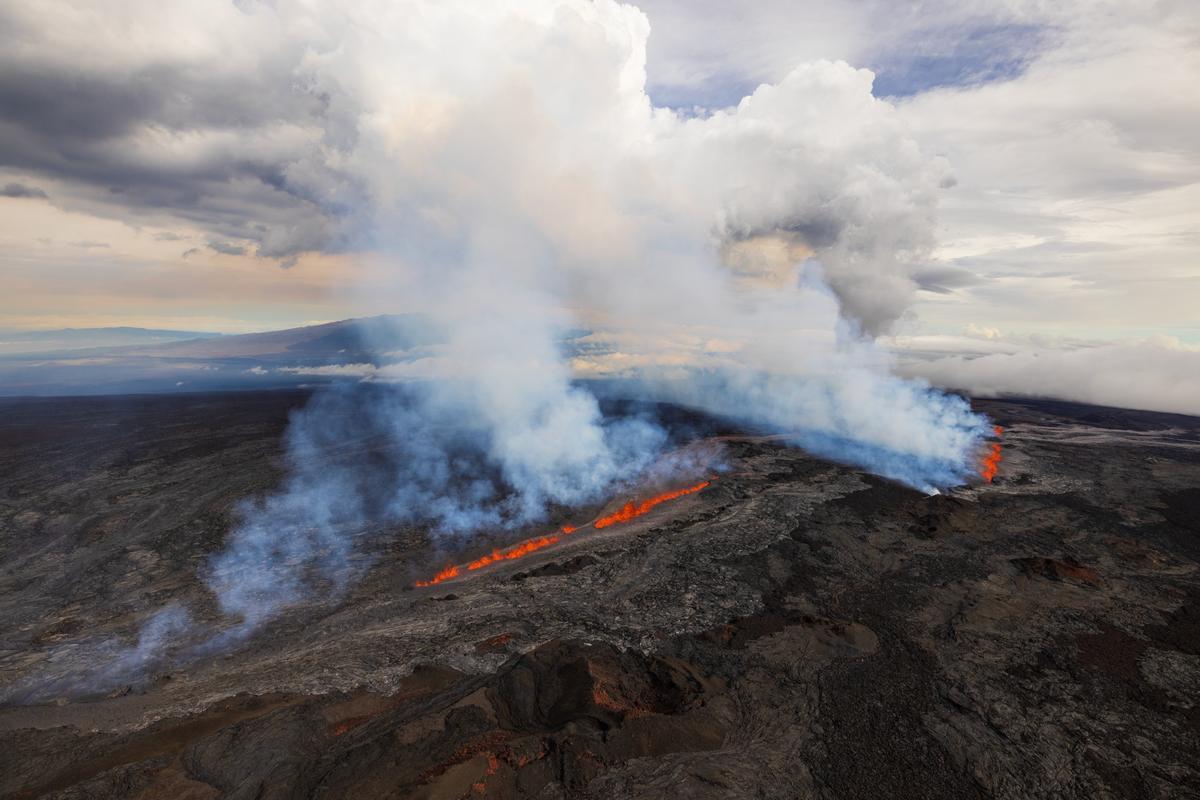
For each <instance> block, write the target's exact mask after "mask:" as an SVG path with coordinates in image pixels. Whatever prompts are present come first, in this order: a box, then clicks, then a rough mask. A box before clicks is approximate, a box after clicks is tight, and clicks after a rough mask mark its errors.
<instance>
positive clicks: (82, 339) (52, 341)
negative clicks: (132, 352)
mask: <svg viewBox="0 0 1200 800" xmlns="http://www.w3.org/2000/svg"><path fill="white" fill-rule="evenodd" d="M221 336H222V334H219V333H204V332H201V331H175V330H160V329H156V328H131V327H118V328H59V329H57V330H47V331H5V330H0V355H21V354H27V353H47V352H55V351H60V350H76V349H79V348H85V347H86V348H91V347H120V346H122V345H151V344H163V343H166V342H177V341H182V340H185V339H213V338H220V337H221Z"/></svg>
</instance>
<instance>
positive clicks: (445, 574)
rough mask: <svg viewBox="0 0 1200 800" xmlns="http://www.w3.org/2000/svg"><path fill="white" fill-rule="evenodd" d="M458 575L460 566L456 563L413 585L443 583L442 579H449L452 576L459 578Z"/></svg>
mask: <svg viewBox="0 0 1200 800" xmlns="http://www.w3.org/2000/svg"><path fill="white" fill-rule="evenodd" d="M457 577H458V567H457V566H456V565H454V564H451V565H450V566H448V567H446V568H445V569H444V570H442V571H441V572H439V573H438V574H437V575H434V576H433V577H432V578H430V579H429V580H427V581H417V582H416V583H415V584H413V585H414V586H433V585H434V584H436V583H441V582H442V581H448V580H450V579H451V578H457Z"/></svg>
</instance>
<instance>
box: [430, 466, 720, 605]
mask: <svg viewBox="0 0 1200 800" xmlns="http://www.w3.org/2000/svg"><path fill="white" fill-rule="evenodd" d="M711 482H712V481H701V482H700V483H697V484H696V485H695V486H688V487H687V488H684V489H675V490H673V491H670V492H663V493H662V494H659V495H655V496H654V497H651V498H649V499H647V500H643V501H641V502H640V503H634V502H633V501H632V500H631V501H629V502H628V503H626V504H625V505H623V506H622V507H621V508H620V509H619V510H617V511H615V512H613V513H612V514H608V515H607V516H604V517H601V518H600V519H598V520H596V521H595V522H593V523H592V527H593V528H597V529H599V528H607V527H609V526H610V525H616V524H618V523H621V522H628V521H629V520H631V519H634V518H635V517H640V516H642V515H643V514H645V513H647V512H649V511H650V510H651V509H653V508H654V507H655V506H658V505H661V504H662V503H666V502H667V501H669V500H675V499H677V498H680V497H684V496H685V495H689V494H695V493H696V492H698V491H700V490H701V489H703V488H705V487H706V486H708V485H709V484H710V483H711ZM577 530H579V529H578V528H576V527H575V526H573V525H564V526H562V527H561V528H559V529H558V533H552V534H548V535H546V536H538V537H536V538H533V539H527V540H526V541H524V542H521V543H520V544H518V545H515V546H513V547H510V548H509V549H507V550H493V551H492V552H490V553H488V554H487V555H486V556H481V557H480V558H477V559H475V560H474V561H470V562H468V563H467V564H464V565H462V566H459V565H458V564H450V565H448V566H447V567H446V568H445V569H443V570H442V571H441V572H439V573H437V574H436V575H434V576H433V577H432V578H430V579H429V580H426V581H415V582H414V583H413V585H414V586H416V587H422V586H435V585H437V584H439V583H444V582H445V581H448V580H452V579H454V578H457V577H458V576H459V575H462V574H463V570H464V569H465V570H467V571H473V570H477V569H482V568H483V567H487V566H491V565H492V564H495V563H498V562H500V561H514V560H516V559H518V558H524V557H525V556H527V555H529V554H530V553H536V552H537V551H538V550H544V549H545V548H547V547H550V546H551V545H554V544H558V543H559V542H561V541H562V539H563V537H564V536H570V535H571V534H572V533H575V532H576V531H577Z"/></svg>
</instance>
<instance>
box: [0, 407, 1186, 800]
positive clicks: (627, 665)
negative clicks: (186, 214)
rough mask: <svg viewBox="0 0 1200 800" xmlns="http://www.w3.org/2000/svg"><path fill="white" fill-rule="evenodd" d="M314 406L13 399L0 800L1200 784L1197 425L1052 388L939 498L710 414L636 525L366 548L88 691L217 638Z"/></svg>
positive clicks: (393, 535) (1042, 790) (613, 509)
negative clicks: (158, 639)
mask: <svg viewBox="0 0 1200 800" xmlns="http://www.w3.org/2000/svg"><path fill="white" fill-rule="evenodd" d="M306 399H307V395H306V394H305V393H304V392H291V391H280V392H263V393H257V394H256V393H239V394H223V395H193V396H163V397H152V396H144V397H113V398H78V399H38V400H8V401H3V403H0V698H2V699H3V702H2V703H0V796H2V797H9V798H32V797H55V798H187V799H191V800H202V799H204V800H207V799H208V798H310V797H312V798H318V797H319V798H377V797H378V798H385V797H386V798H410V797H411V798H430V799H431V800H432V799H434V798H447V799H449V798H465V797H479V798H485V797H492V798H515V797H528V798H543V799H544V800H551V799H552V798H600V799H602V800H610V799H617V798H734V797H738V798H740V797H754V798H780V799H783V798H789V799H790V798H828V799H829V800H834V799H838V798H908V797H912V798H947V799H951V798H953V799H955V800H959V799H961V798H1088V799H1089V800H1091V799H1092V798H1181V797H1200V572H1198V565H1200V419H1197V418H1192V417H1183V416H1173V415H1165V414H1155V413H1149V412H1136V411H1121V410H1114V409H1106V408H1095V407H1089V406H1081V405H1074V404H1067V403H1056V402H1048V401H1026V400H1003V401H1000V400H997V401H979V402H976V403H975V405H976V408H977V409H978V410H980V411H982V412H984V413H986V414H988V415H989V416H990V417H991V418H992V419H994V420H995V421H996V423H998V424H999V425H1001V426H1003V428H1004V435H1003V440H1002V447H1003V450H1002V461H1001V462H1000V465H999V471H998V474H997V475H996V477H995V479H994V480H993V481H992V482H991V483H983V482H981V483H979V485H975V486H970V487H962V488H959V489H955V490H953V491H950V492H947V493H945V494H941V495H933V496H927V495H925V494H923V493H921V492H917V491H913V490H910V489H907V488H905V487H902V486H899V485H896V484H894V483H890V482H888V481H885V480H882V479H880V478H877V477H874V476H871V475H869V474H866V473H864V472H862V471H859V470H856V469H854V468H851V467H847V466H842V465H838V464H833V463H829V462H827V461H823V460H821V459H818V458H815V457H812V456H810V455H807V454H805V453H804V452H803V451H800V450H797V449H794V448H791V447H788V446H787V445H786V443H785V442H783V441H781V440H779V439H777V438H773V437H764V436H757V435H753V434H750V433H746V432H742V431H738V430H734V429H731V428H729V427H728V426H722V425H719V424H716V423H713V424H711V425H708V426H705V425H701V424H698V423H696V421H695V420H692V421H691V423H690V424H692V426H693V428H694V429H695V430H698V431H704V433H702V434H701V436H702V438H703V440H704V441H703V442H701V443H700V444H701V445H703V446H705V447H708V448H710V449H711V450H712V451H713V452H719V454H720V461H721V464H722V466H721V468H720V469H719V470H716V471H714V473H713V474H712V475H711V476H710V477H711V481H710V482H709V483H708V485H707V486H704V487H702V488H698V489H696V490H695V491H690V492H687V493H679V494H678V496H674V497H672V498H671V499H669V500H668V501H664V502H661V503H658V504H655V505H653V507H651V508H648V509H647V510H646V513H644V514H638V515H626V516H628V518H627V519H622V520H621V521H620V524H611V525H606V526H603V527H600V528H597V527H595V526H594V525H593V524H590V523H591V522H594V521H595V520H597V519H603V518H605V517H606V516H607V517H611V516H612V515H613V514H619V512H621V510H622V509H623V507H624V504H626V503H628V502H635V503H636V502H638V501H642V500H644V499H645V497H644V496H641V495H640V494H638V493H636V492H635V493H633V495H632V496H619V497H613V498H612V499H611V501H610V502H608V503H606V504H605V505H603V506H597V507H594V508H589V509H562V510H560V511H556V512H555V513H556V515H557V516H556V517H555V518H554V519H552V520H550V521H549V522H548V523H547V525H546V526H543V528H542V529H539V530H530V531H523V532H514V533H511V534H500V533H496V534H495V535H488V536H483V537H480V538H478V539H475V540H472V541H470V542H458V543H456V544H455V545H454V546H453V547H451V546H448V545H447V544H446V543H445V542H444V541H443V542H434V541H433V540H431V538H430V536H429V534H428V533H427V532H425V531H422V530H420V529H415V528H405V527H400V526H393V527H389V526H387V525H383V524H381V525H379V526H376V527H369V528H368V529H365V530H363V531H361V532H359V533H358V534H357V535H356V536H357V542H356V546H355V549H354V553H355V555H354V559H353V562H354V563H353V564H352V565H350V567H348V569H351V570H352V571H353V580H348V581H346V582H345V588H344V589H342V590H340V591H333V590H330V591H314V592H313V593H311V595H309V596H307V597H306V598H305V599H303V600H301V601H297V602H296V603H295V604H293V605H291V606H289V607H288V608H287V609H286V610H285V611H284V613H283V614H281V615H280V616H279V617H277V618H276V619H274V620H273V621H271V622H270V623H268V624H267V625H265V626H264V627H263V628H261V629H260V630H259V631H258V632H257V633H255V635H253V636H252V637H251V638H249V639H248V640H246V641H244V642H242V643H240V644H238V645H236V646H232V647H229V648H226V649H221V650H213V651H211V652H206V653H203V654H199V655H193V656H191V657H188V658H183V657H180V655H179V654H177V653H176V654H170V653H168V655H167V656H166V657H163V658H161V659H158V660H155V661H154V662H152V663H148V664H147V668H146V670H145V672H144V674H137V675H136V676H133V677H129V678H128V679H125V678H124V677H122V680H121V681H120V682H118V684H117V685H109V684H110V683H111V681H108V682H106V681H102V680H99V679H98V678H96V676H97V675H105V674H109V676H110V677H111V673H106V672H105V665H104V664H103V663H101V662H103V658H104V654H106V653H111V652H114V651H113V650H112V649H111V648H113V647H114V646H115V647H133V646H134V645H135V644H136V641H137V636H138V630H139V627H140V626H141V624H142V623H143V622H144V621H145V620H146V618H147V617H148V616H149V615H150V614H152V613H153V612H154V611H156V610H158V609H160V608H163V607H165V606H167V605H168V604H170V603H179V604H181V605H182V606H184V607H187V608H189V609H191V611H192V614H193V615H194V617H195V618H196V619H197V620H198V621H199V624H205V625H212V626H217V627H219V626H220V625H221V624H222V621H221V618H220V614H219V612H218V610H217V608H216V606H215V603H214V600H213V598H212V597H211V595H210V594H209V592H208V590H207V588H206V586H205V584H204V582H203V581H202V579H201V577H200V576H201V574H202V570H203V565H204V564H205V562H206V560H207V558H208V557H209V556H210V555H211V554H212V553H214V552H216V551H219V550H220V549H221V547H222V543H223V541H224V539H225V537H226V535H227V534H228V532H229V530H230V528H231V527H232V526H233V525H234V524H235V523H236V507H237V504H238V502H239V501H241V500H243V499H245V498H247V497H253V496H255V495H261V494H263V493H266V492H269V491H270V490H271V489H272V488H273V487H275V486H277V485H278V484H279V482H280V481H281V480H282V479H283V469H284V468H283V466H282V460H281V457H282V450H281V448H282V442H281V436H282V434H283V431H284V429H285V427H286V425H287V420H288V413H289V412H290V411H292V410H294V409H297V408H300V407H301V406H303V404H304V403H305V402H306ZM673 413H675V414H676V415H677V416H686V415H684V414H683V413H682V412H673ZM696 485H697V483H696V481H686V482H681V483H679V485H665V486H656V487H647V488H646V496H650V495H651V494H654V493H656V492H669V491H671V490H678V489H682V488H690V487H693V486H696ZM566 527H570V528H572V529H573V530H572V531H571V532H570V534H569V535H564V534H562V533H561V531H563V530H564V529H565V528H566ZM556 531H558V532H560V533H558V534H556V540H555V541H554V542H552V543H550V544H548V545H546V546H544V547H538V548H534V549H532V550H530V551H529V552H527V553H524V554H523V555H522V556H521V557H519V558H512V559H507V558H496V559H492V560H491V561H488V563H487V564H486V566H485V567H484V568H480V569H476V570H469V569H460V570H459V574H457V575H454V576H453V577H450V578H447V579H445V580H442V581H440V582H436V583H432V582H431V581H430V578H431V577H432V576H435V575H437V574H438V573H439V572H444V571H445V570H446V568H447V567H448V566H451V565H463V564H468V563H470V562H472V561H478V560H479V559H481V558H485V557H486V556H487V555H488V554H489V553H505V552H509V551H511V550H512V549H513V548H516V547H518V546H520V545H521V543H522V542H526V541H529V540H530V539H532V538H536V537H537V536H539V535H549V534H554V532H556ZM420 583H427V584H429V585H424V586H421V585H418V584H420ZM318 588H319V587H318ZM114 643H115V644H114ZM106 648H107V649H106Z"/></svg>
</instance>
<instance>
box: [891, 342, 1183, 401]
mask: <svg viewBox="0 0 1200 800" xmlns="http://www.w3.org/2000/svg"><path fill="white" fill-rule="evenodd" d="M906 371H907V372H909V373H910V374H914V375H918V376H921V377H924V378H927V379H929V380H930V381H932V382H933V383H934V384H936V385H939V386H943V387H948V388H955V389H965V390H967V391H969V392H971V393H972V394H975V395H979V396H984V397H988V396H998V395H1006V394H1009V395H1025V396H1033V397H1054V398H1060V399H1064V400H1076V401H1079V402H1083V403H1095V404H1097V405H1105V406H1118V407H1123V408H1140V409H1146V410H1150V411H1168V412H1174V413H1178V414H1200V347H1189V346H1187V345H1183V344H1181V343H1180V342H1179V341H1178V340H1175V339H1170V338H1166V337H1159V338H1154V339H1148V340H1144V341H1140V342H1123V343H1115V344H1106V345H1099V346H1095V347H1080V348H1076V349H1070V350H1067V349H1058V350H1047V349H1027V350H1021V351H1019V352H1012V353H993V354H989V355H983V356H979V357H975V358H970V357H964V356H951V357H944V358H936V359H934V360H930V361H912V362H910V363H908V364H907V366H906Z"/></svg>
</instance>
